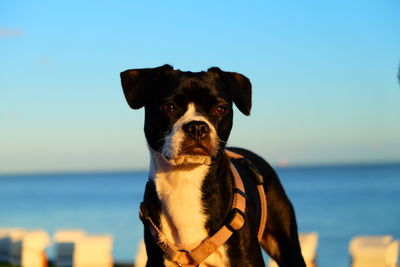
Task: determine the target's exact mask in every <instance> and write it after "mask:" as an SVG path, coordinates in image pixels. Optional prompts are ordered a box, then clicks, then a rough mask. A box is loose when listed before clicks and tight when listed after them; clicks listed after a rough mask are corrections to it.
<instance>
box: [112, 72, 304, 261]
mask: <svg viewBox="0 0 400 267" xmlns="http://www.w3.org/2000/svg"><path fill="white" fill-rule="evenodd" d="M120 76H121V84H122V88H123V92H124V95H125V98H126V101H127V102H128V104H129V106H130V107H131V108H132V109H140V108H143V107H144V108H145V123H144V133H145V136H146V139H147V145H148V148H149V151H150V169H149V181H148V183H147V185H146V189H145V193H144V198H143V203H142V206H141V219H142V221H143V223H144V240H145V245H146V252H147V255H148V260H147V265H146V266H167V267H169V266H171V267H172V266H174V267H176V266H201V267H210V266H215V267H219V266H256V267H258V266H265V264H264V260H263V257H262V251H261V247H262V248H263V249H264V250H265V251H266V252H267V253H268V254H269V255H270V257H271V258H273V259H274V260H275V261H276V262H277V264H278V265H279V266H280V267H284V266H291V267H293V266H296V267H297V266H299V267H300V266H305V263H304V260H303V257H302V254H301V249H300V244H299V240H298V230H297V223H296V218H295V213H294V209H293V206H292V204H291V202H290V200H289V199H288V197H287V195H286V193H285V191H284V189H283V187H282V185H281V183H280V181H279V178H278V177H277V175H276V173H275V171H274V170H273V169H272V168H271V166H270V165H269V164H268V163H267V162H266V161H265V160H263V159H262V158H261V157H259V156H258V155H256V154H254V153H253V152H251V151H248V150H245V149H241V148H227V147H226V143H227V141H228V137H229V135H230V132H231V129H232V121H233V103H234V104H235V105H236V107H237V108H238V109H239V111H240V112H242V113H243V114H244V115H247V116H248V115H250V110H251V94H252V93H251V83H250V81H249V79H248V78H247V77H245V76H244V75H242V74H239V73H235V72H226V71H222V70H221V69H219V68H217V67H213V68H209V69H208V70H207V71H202V72H184V71H181V70H175V69H174V68H173V67H172V66H170V65H163V66H160V67H157V68H145V69H130V70H126V71H124V72H121V75H120ZM226 149H228V150H229V151H227V150H226ZM229 155H234V156H233V157H232V156H229ZM235 155H236V156H235ZM236 171H237V172H238V173H239V175H240V178H237V177H236V176H235V174H234V172H236ZM257 176H259V177H258V179H257ZM260 177H261V181H260ZM235 179H239V180H241V181H242V183H243V186H242V188H241V187H240V186H237V185H236V180H235ZM239 183H241V182H240V181H239ZM240 188H241V189H240ZM257 188H258V189H259V190H262V191H264V192H265V195H264V196H261V195H260V194H259V191H258V190H257ZM260 196H261V197H260ZM240 198H241V199H242V204H237V203H238V202H240V201H237V199H240ZM263 198H264V199H263ZM260 200H261V201H260ZM263 201H267V204H266V205H265V206H266V208H267V215H266V223H265V220H264V221H263V220H262V216H263V215H262V214H263V210H262V205H261V204H260V203H261V202H263ZM233 203H236V204H233ZM235 205H236V206H235ZM237 205H239V206H240V205H244V206H245V207H242V208H238V207H237ZM233 221H235V222H233ZM260 224H261V225H260ZM227 229H228V230H227ZM260 229H262V230H261V232H260ZM222 231H224V233H225V234H224V237H223V238H222V239H224V240H223V241H220V240H218V241H215V240H217V239H218V238H220V237H216V236H218V235H219V233H220V232H222ZM221 235H222V234H221ZM221 243H222V244H221ZM260 245H261V246H260ZM199 247H201V249H199ZM199 255H201V256H199ZM199 259H200V260H199Z"/></svg>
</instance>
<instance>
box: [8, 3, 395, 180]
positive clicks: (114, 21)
mask: <svg viewBox="0 0 400 267" xmlns="http://www.w3.org/2000/svg"><path fill="white" fill-rule="evenodd" d="M399 14H400V1H398V0H393V1H385V0H382V1H375V0H374V1H366V0H364V1H348V0H338V1H204V0H203V1H168V0H164V1H77V0H70V1H50V0H49V1H15V0H2V1H0V173H12V172H31V171H34V172H42V171H75V170H76V171H81V170H87V171H90V170H99V171H101V170H119V169H123V170H128V169H145V168H147V166H148V153H147V147H146V143H145V139H144V135H143V130H142V129H143V126H142V125H143V110H140V111H133V110H130V108H129V107H128V105H127V104H126V102H125V99H124V96H123V94H122V89H121V87H120V80H119V72H120V71H123V70H125V69H128V68H143V67H156V66H159V65H162V64H165V63H169V64H172V65H173V66H174V67H175V68H178V69H182V70H191V71H200V70H206V69H207V68H208V67H211V66H218V67H220V68H222V69H224V70H228V71H236V72H240V73H243V74H244V75H246V76H247V77H249V78H250V79H251V81H252V84H253V96H254V98H253V110H252V115H251V116H250V117H245V116H244V115H242V114H240V113H239V112H236V117H235V121H234V129H233V131H232V135H231V138H230V144H231V145H236V146H243V147H247V148H250V149H252V150H254V151H255V152H257V153H258V154H260V155H262V156H264V157H265V158H266V159H267V160H269V161H270V162H271V163H272V164H279V163H285V162H288V164H289V165H295V164H335V163H353V162H365V163H366V162H386V161H400V86H399V83H398V80H397V78H396V75H397V72H398V69H399V63H400V16H399Z"/></svg>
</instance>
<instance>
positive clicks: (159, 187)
mask: <svg viewBox="0 0 400 267" xmlns="http://www.w3.org/2000/svg"><path fill="white" fill-rule="evenodd" d="M208 168H209V167H208V166H205V165H200V166H198V167H196V168H193V169H191V170H175V171H171V172H162V173H161V172H159V173H155V175H154V180H155V184H156V191H157V195H158V198H159V199H160V201H161V206H162V212H161V217H160V220H161V231H162V232H163V233H164V235H165V236H166V238H167V239H168V240H169V241H170V242H171V243H173V244H175V245H176V246H177V247H179V248H181V249H186V250H189V251H190V250H192V249H194V248H196V247H197V246H198V245H199V244H200V243H201V242H202V241H203V240H204V239H206V238H207V237H208V233H207V231H206V229H205V223H206V220H207V216H206V215H205V214H204V209H203V201H202V191H201V187H202V183H203V180H204V178H205V176H206V175H207V172H208ZM170 264H171V265H170ZM165 265H166V266H169V265H170V266H176V265H174V264H172V263H168V262H165ZM200 266H221V267H222V266H227V257H226V250H225V248H224V246H221V247H220V249H218V250H217V251H216V252H215V253H213V254H212V255H210V257H208V258H207V259H206V260H205V261H204V262H203V263H202V264H200Z"/></svg>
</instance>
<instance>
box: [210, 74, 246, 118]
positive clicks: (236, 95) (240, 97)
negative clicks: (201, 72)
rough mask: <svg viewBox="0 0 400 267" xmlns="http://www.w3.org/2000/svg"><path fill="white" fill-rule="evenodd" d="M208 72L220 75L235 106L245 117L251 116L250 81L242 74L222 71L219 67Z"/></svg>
mask: <svg viewBox="0 0 400 267" xmlns="http://www.w3.org/2000/svg"><path fill="white" fill-rule="evenodd" d="M208 71H209V72H212V73H216V74H218V76H219V77H220V78H221V79H222V81H223V82H224V83H225V84H226V86H227V87H228V88H229V90H230V92H231V95H232V100H233V102H234V103H235V105H236V106H237V107H238V109H239V110H240V111H241V112H242V113H243V114H244V115H247V116H249V115H250V110H251V83H250V80H249V79H248V78H247V77H246V76H244V75H242V74H240V73H236V72H226V71H222V70H221V69H220V68H217V67H213V68H209V69H208Z"/></svg>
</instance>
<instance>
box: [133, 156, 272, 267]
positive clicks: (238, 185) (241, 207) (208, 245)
mask: <svg viewBox="0 0 400 267" xmlns="http://www.w3.org/2000/svg"><path fill="white" fill-rule="evenodd" d="M225 153H226V155H227V156H228V157H229V158H230V159H235V160H240V162H243V163H244V165H246V166H247V167H248V169H249V170H250V171H251V172H252V173H253V174H254V177H255V180H256V183H257V190H258V194H259V197H260V203H261V205H260V209H261V214H260V226H259V229H258V235H257V237H258V241H260V240H261V238H262V234H263V232H264V229H265V223H266V220H267V199H266V196H265V192H264V186H263V178H262V176H261V175H260V173H259V172H258V170H257V169H256V168H255V167H254V166H253V164H252V163H251V162H250V161H249V160H247V159H246V158H244V157H243V156H242V155H240V154H237V153H235V152H232V151H229V150H225ZM229 166H230V170H231V172H232V175H233V182H234V189H233V201H232V206H231V210H230V212H229V214H228V216H227V219H226V222H225V224H224V225H223V226H222V227H221V228H220V229H219V230H218V231H217V232H216V233H215V234H214V235H212V236H211V237H208V238H206V239H205V240H203V241H202V242H201V243H200V244H199V245H198V246H197V247H196V248H194V249H193V250H191V251H188V250H185V249H180V248H178V247H176V246H175V245H174V244H172V243H171V242H170V241H168V239H167V238H166V237H165V235H164V234H163V233H162V232H161V231H160V229H158V227H157V226H156V225H155V223H154V222H153V220H152V219H151V218H150V216H149V214H148V212H147V209H146V205H145V203H144V202H142V203H140V212H139V216H140V219H141V220H142V222H143V224H144V225H146V226H148V228H149V230H150V233H151V235H152V237H153V239H154V241H155V242H156V244H157V245H158V246H159V247H160V249H161V250H162V251H163V253H164V257H165V258H166V259H168V260H170V261H172V262H174V263H175V264H176V265H177V266H179V267H197V266H199V264H200V263H201V262H203V261H204V260H205V259H206V258H207V257H208V256H210V255H211V254H213V253H214V252H215V251H217V250H218V248H219V247H220V246H222V245H223V244H225V243H226V241H227V240H228V239H229V238H230V237H231V235H232V234H233V233H234V232H235V231H238V230H240V229H241V228H242V227H243V225H244V222H245V211H246V198H247V196H246V192H245V189H244V185H243V181H242V178H241V177H240V175H239V172H238V171H237V169H236V167H235V166H234V165H233V163H232V160H230V162H229Z"/></svg>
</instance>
